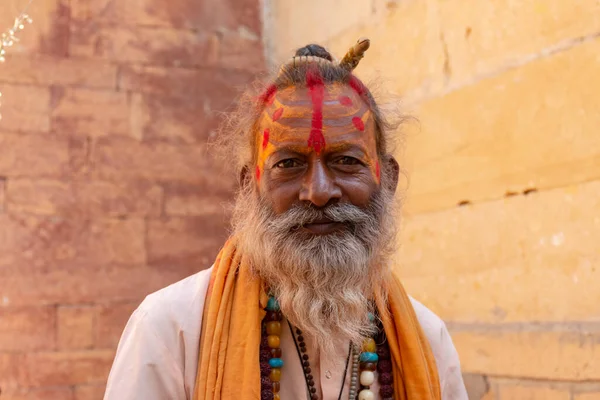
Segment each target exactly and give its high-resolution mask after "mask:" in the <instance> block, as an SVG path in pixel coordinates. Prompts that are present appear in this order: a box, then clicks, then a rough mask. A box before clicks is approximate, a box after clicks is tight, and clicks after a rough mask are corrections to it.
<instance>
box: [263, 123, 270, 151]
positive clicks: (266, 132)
mask: <svg viewBox="0 0 600 400" xmlns="http://www.w3.org/2000/svg"><path fill="white" fill-rule="evenodd" d="M268 144H269V128H266V129H265V130H264V131H263V143H262V147H263V150H264V149H266V148H267V145H268Z"/></svg>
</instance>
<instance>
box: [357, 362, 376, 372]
mask: <svg viewBox="0 0 600 400" xmlns="http://www.w3.org/2000/svg"><path fill="white" fill-rule="evenodd" d="M360 369H362V370H363V371H375V370H377V363H372V362H361V363H360Z"/></svg>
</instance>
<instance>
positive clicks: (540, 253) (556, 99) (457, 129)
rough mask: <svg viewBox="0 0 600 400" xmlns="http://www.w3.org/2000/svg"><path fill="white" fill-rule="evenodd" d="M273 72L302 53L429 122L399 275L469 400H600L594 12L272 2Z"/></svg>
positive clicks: (411, 172) (408, 161)
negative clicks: (450, 358)
mask: <svg viewBox="0 0 600 400" xmlns="http://www.w3.org/2000/svg"><path fill="white" fill-rule="evenodd" d="M264 14H265V16H266V19H265V21H264V23H265V27H264V32H265V42H266V49H267V54H268V60H267V62H268V63H269V64H270V65H276V64H277V63H279V62H281V61H282V60H285V59H286V58H288V57H291V55H292V54H293V50H294V49H295V48H297V47H300V46H303V45H305V44H307V43H310V42H317V43H322V44H325V45H326V46H328V47H329V49H330V50H332V51H333V52H334V53H335V55H337V56H338V57H341V56H342V55H343V54H344V52H345V51H346V50H347V48H348V47H350V46H351V45H352V44H353V43H354V42H355V41H356V39H357V38H358V37H360V36H367V37H369V38H370V39H371V43H372V45H371V49H370V50H369V51H368V52H367V54H366V56H365V58H364V59H363V61H362V62H361V64H360V66H359V68H358V69H357V74H358V75H359V76H360V77H361V78H363V79H365V80H366V81H370V80H372V79H373V78H377V79H376V80H378V81H379V82H380V86H381V87H382V89H383V93H384V94H385V93H387V94H389V95H391V96H384V97H383V98H384V100H385V101H386V102H389V101H395V100H397V99H398V97H399V98H400V104H401V106H402V108H403V110H404V111H405V112H407V113H409V114H411V115H414V116H416V117H417V118H418V119H419V121H420V123H419V124H418V125H417V124H414V123H410V124H409V125H406V126H405V127H404V129H403V132H404V135H405V138H404V139H405V142H406V145H405V148H404V149H403V151H398V158H399V160H400V162H401V164H402V165H403V166H404V167H405V168H406V170H407V175H408V176H409V178H410V180H409V183H408V182H407V183H405V186H404V189H406V188H408V191H407V192H406V194H405V197H406V204H405V208H404V212H403V216H402V228H403V229H402V234H401V237H400V239H399V245H400V251H399V253H398V257H397V268H398V269H399V271H400V273H401V274H402V276H403V277H404V282H405V284H406V286H407V289H408V290H409V292H410V293H411V294H412V295H413V296H414V297H416V298H417V299H419V300H421V301H422V302H424V303H425V304H426V305H427V306H429V307H430V308H432V309H433V310H434V311H435V312H436V313H438V314H439V315H440V316H441V317H442V318H443V319H444V320H445V321H446V323H447V325H448V327H449V328H450V330H451V333H452V335H453V338H454V342H455V344H456V346H457V348H458V351H459V353H460V356H461V359H462V367H463V372H464V375H465V379H466V382H467V386H468V388H469V393H470V398H471V399H472V400H484V399H485V400H507V399H544V400H550V399H564V400H569V399H571V400H581V399H600V363H599V361H598V360H599V355H600V347H599V344H598V343H600V341H599V339H600V324H598V322H597V321H598V319H599V317H600V308H599V304H600V291H599V290H598V288H600V275H599V268H600V246H599V244H600V133H599V132H600V131H599V127H600V107H598V105H599V104H600V73H599V72H600V3H599V2H598V1H596V0H575V1H568V0H544V1H541V0H540V1H538V0H512V1H506V0H505V1H465V0H395V1H394V0H372V1H362V0H349V1H340V0H318V1H316V0H309V1H303V2H290V1H276V0H270V1H266V2H265V3H264Z"/></svg>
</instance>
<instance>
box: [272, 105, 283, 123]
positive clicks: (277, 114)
mask: <svg viewBox="0 0 600 400" xmlns="http://www.w3.org/2000/svg"><path fill="white" fill-rule="evenodd" d="M282 115H283V107H280V108H278V109H277V110H275V112H274V113H273V122H275V121H277V120H278V119H279V118H281V116H282Z"/></svg>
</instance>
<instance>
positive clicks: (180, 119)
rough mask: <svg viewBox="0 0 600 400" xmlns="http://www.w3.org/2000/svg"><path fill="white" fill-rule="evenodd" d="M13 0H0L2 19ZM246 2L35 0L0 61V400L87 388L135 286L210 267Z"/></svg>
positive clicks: (256, 49) (252, 6)
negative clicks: (214, 153)
mask: <svg viewBox="0 0 600 400" xmlns="http://www.w3.org/2000/svg"><path fill="white" fill-rule="evenodd" d="M25 3H26V1H17V0H10V1H3V2H2V4H1V5H0V30H4V28H5V27H6V28H8V26H9V25H11V24H12V18H14V17H15V16H16V14H17V12H18V10H19V9H20V8H21V7H22V6H24V5H25ZM259 11H260V10H259V7H258V0H235V1H234V0H228V1H216V0H214V1H213V0H205V1H192V0H173V1H169V2H164V1H158V0H144V1H121V0H118V1H116V0H70V1H69V0H44V1H37V0H34V2H33V3H32V5H31V7H30V14H31V16H32V18H33V19H34V23H33V25H31V26H28V27H27V28H26V30H25V31H24V32H23V35H22V42H21V43H20V44H19V45H18V46H16V47H14V48H12V49H11V53H10V54H9V55H8V57H7V62H6V63H5V64H0V90H1V91H2V92H3V105H2V107H1V108H0V112H1V113H2V115H3V119H2V121H0V390H1V391H2V394H1V395H0V398H2V400H17V399H18V400H25V399H27V400H34V399H35V400H50V399H52V400H59V399H61V400H63V399H64V400H94V399H101V398H102V395H103V389H104V382H105V380H106V377H107V373H108V370H109V368H110V365H111V362H112V358H113V355H114V350H115V347H116V344H117V341H118V338H119V336H120V334H121V332H122V329H123V327H124V324H125V322H126V321H127V318H128V317H129V315H130V314H131V312H132V310H133V309H134V308H135V307H136V305H137V304H139V302H140V301H141V299H142V298H143V297H144V296H145V295H146V294H148V293H150V292H152V291H154V290H156V289H158V288H160V287H163V286H166V285H167V284H170V283H173V282H175V281H177V280H179V279H181V278H183V277H185V276H187V275H190V274H192V273H194V272H196V271H198V270H200V269H202V268H205V267H207V266H209V265H210V264H211V262H212V259H213V257H214V256H215V254H216V252H217V250H218V248H219V246H220V245H221V244H222V241H223V238H224V237H225V236H226V220H227V219H226V216H225V212H224V210H223V203H225V202H226V201H227V200H228V199H229V198H230V195H231V191H232V187H233V182H231V181H229V180H228V179H226V178H224V177H223V174H222V170H221V169H220V168H219V166H218V163H217V162H215V161H214V160H213V159H212V158H211V157H210V154H209V153H208V151H207V146H206V140H207V139H208V138H209V137H210V136H211V135H212V134H214V129H215V127H216V125H217V122H218V117H217V111H221V110H224V109H226V108H227V107H228V105H229V104H230V103H231V101H232V99H233V97H234V94H235V93H236V91H237V90H238V88H239V87H240V86H243V85H244V84H246V83H247V82H249V81H250V80H251V79H252V76H253V75H254V74H255V73H256V72H258V71H260V70H262V69H263V65H264V61H263V46H262V41H261V39H260V36H261V25H260V18H259Z"/></svg>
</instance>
